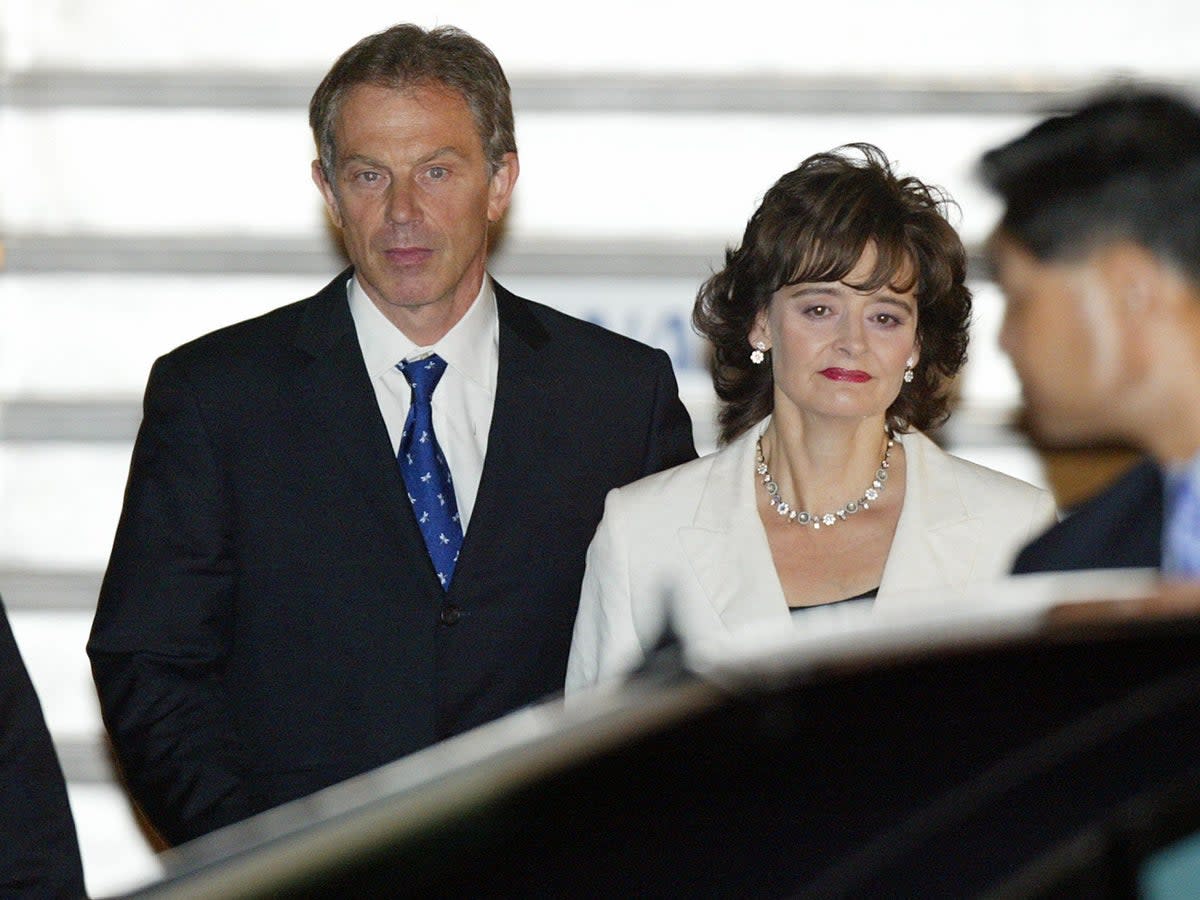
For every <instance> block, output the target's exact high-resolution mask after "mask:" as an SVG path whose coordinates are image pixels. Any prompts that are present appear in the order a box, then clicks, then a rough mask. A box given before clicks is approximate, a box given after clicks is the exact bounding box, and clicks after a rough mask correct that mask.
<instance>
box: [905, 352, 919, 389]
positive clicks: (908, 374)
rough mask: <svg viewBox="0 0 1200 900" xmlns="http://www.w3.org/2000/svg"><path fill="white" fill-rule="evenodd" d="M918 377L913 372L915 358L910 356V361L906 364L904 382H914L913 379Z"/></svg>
mask: <svg viewBox="0 0 1200 900" xmlns="http://www.w3.org/2000/svg"><path fill="white" fill-rule="evenodd" d="M916 377H917V376H916V375H915V374H914V373H913V358H912V357H911V356H910V357H909V358H908V362H906V363H905V364H904V383H905V384H912V380H913V379H914V378H916Z"/></svg>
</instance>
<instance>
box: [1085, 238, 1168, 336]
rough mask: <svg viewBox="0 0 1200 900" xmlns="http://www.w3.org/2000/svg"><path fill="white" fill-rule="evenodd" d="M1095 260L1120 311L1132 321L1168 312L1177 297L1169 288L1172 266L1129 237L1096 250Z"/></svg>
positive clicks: (1134, 322)
mask: <svg viewBox="0 0 1200 900" xmlns="http://www.w3.org/2000/svg"><path fill="white" fill-rule="evenodd" d="M1094 262H1095V265H1096V267H1097V269H1099V271H1100V274H1101V276H1102V278H1103V279H1104V282H1105V284H1106V285H1107V287H1108V289H1109V291H1111V292H1112V296H1113V298H1114V299H1115V300H1116V308H1117V310H1118V312H1119V313H1120V315H1121V316H1122V317H1123V318H1124V319H1126V320H1127V321H1129V322H1130V323H1131V324H1136V320H1138V319H1145V318H1146V317H1157V316H1160V315H1163V314H1164V313H1167V312H1168V311H1169V310H1170V306H1171V304H1172V302H1173V301H1174V300H1175V299H1176V294H1177V292H1174V291H1171V290H1168V289H1167V288H1168V284H1167V282H1168V281H1169V280H1170V272H1169V269H1168V267H1167V266H1166V265H1164V263H1163V261H1162V259H1161V258H1159V256H1158V255H1157V254H1155V253H1154V252H1152V251H1151V250H1148V249H1147V248H1145V247H1143V246H1142V245H1141V244H1138V243H1136V242H1134V241H1129V240H1122V241H1117V242H1115V243H1112V244H1109V245H1107V246H1105V247H1103V248H1101V249H1100V250H1098V251H1096V254H1095V256H1094Z"/></svg>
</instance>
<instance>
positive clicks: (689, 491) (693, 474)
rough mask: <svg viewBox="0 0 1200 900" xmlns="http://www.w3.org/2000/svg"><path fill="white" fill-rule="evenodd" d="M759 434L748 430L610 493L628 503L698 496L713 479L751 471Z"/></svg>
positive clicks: (733, 477)
mask: <svg viewBox="0 0 1200 900" xmlns="http://www.w3.org/2000/svg"><path fill="white" fill-rule="evenodd" d="M756 437H757V435H756V434H753V433H749V432H748V433H747V434H744V435H742V436H741V437H738V438H735V439H734V440H733V441H731V442H730V443H729V444H727V445H725V446H724V447H720V448H718V449H716V450H713V451H711V452H709V453H706V454H704V455H703V456H701V457H698V458H697V459H693V460H690V461H689V462H685V463H681V464H679V465H677V466H672V467H671V468H669V469H663V470H662V471H661V472H656V473H654V474H653V475H647V476H646V477H644V478H640V479H638V480H637V481H635V482H633V483H631V484H627V485H625V486H624V487H619V488H615V489H614V490H613V491H612V492H611V493H610V496H611V495H618V496H619V497H620V500H621V501H622V502H628V503H654V502H659V501H660V500H663V499H664V498H667V499H673V498H677V497H686V496H691V495H693V494H694V495H695V496H697V497H698V496H699V495H700V493H701V492H702V491H703V490H704V488H705V486H706V485H708V484H709V483H710V482H711V481H712V480H713V479H717V480H720V479H724V478H729V479H735V478H736V477H737V473H738V472H739V471H741V470H742V469H745V471H747V472H749V471H750V466H751V465H752V459H753V453H754V440H755V438H756Z"/></svg>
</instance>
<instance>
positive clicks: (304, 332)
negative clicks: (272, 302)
mask: <svg viewBox="0 0 1200 900" xmlns="http://www.w3.org/2000/svg"><path fill="white" fill-rule="evenodd" d="M350 275H351V272H350V270H347V271H345V272H343V273H341V274H340V275H339V276H338V277H337V278H335V279H334V280H333V281H332V282H331V283H330V284H329V285H328V286H327V287H326V288H325V289H324V290H323V291H321V292H320V293H319V294H317V295H316V296H315V297H313V298H312V300H311V301H310V302H309V303H308V306H307V308H306V310H305V315H304V319H303V321H302V322H301V325H300V328H299V329H298V331H297V335H296V346H297V348H298V349H300V350H301V351H303V352H304V353H305V354H307V355H308V357H309V359H310V361H309V364H308V365H307V366H303V367H299V368H298V369H297V371H296V373H295V389H294V392H293V393H294V396H295V398H296V402H297V403H298V404H299V405H300V406H301V408H302V411H301V412H299V413H298V415H305V414H307V415H310V416H311V417H312V420H313V421H314V422H315V423H316V424H317V425H318V426H319V427H320V428H322V429H323V430H324V432H325V437H326V440H327V442H328V445H329V446H330V447H331V448H332V449H333V450H334V452H335V453H336V454H337V455H338V456H340V457H341V460H342V462H343V463H344V465H345V467H346V470H347V472H348V473H349V478H350V483H351V490H350V492H349V495H350V496H352V497H353V496H357V497H360V498H362V499H363V502H364V503H365V504H367V505H368V506H369V507H370V508H371V509H373V510H374V511H375V513H376V514H377V515H378V516H379V517H380V519H381V521H382V523H383V528H384V530H383V531H382V533H383V534H395V535H398V536H399V538H400V541H401V543H402V545H403V546H405V547H418V548H420V549H421V550H422V553H421V554H420V556H421V557H423V558H424V559H426V560H428V554H426V553H424V552H423V551H424V546H425V545H424V542H423V540H422V538H421V533H420V529H419V528H418V526H417V523H416V519H415V517H414V516H413V513H412V505H411V504H410V503H409V501H408V496H407V493H406V491H405V489H404V481H403V479H402V478H401V477H400V470H399V467H398V466H397V465H396V460H395V458H394V457H393V456H392V449H391V439H390V438H389V437H388V433H387V426H386V425H385V424H384V421H383V416H382V414H381V413H380V412H379V404H378V401H377V400H376V398H375V391H374V389H373V388H372V386H371V380H370V376H369V374H368V373H367V370H366V365H365V364H364V362H363V357H362V350H361V349H360V347H359V344H358V337H357V334H356V333H355V330H354V320H353V318H352V317H351V315H350V307H349V304H348V302H347V299H346V289H345V284H346V281H347V279H348V278H349V277H350ZM426 568H428V570H429V573H428V574H429V579H430V587H431V588H432V589H435V590H436V591H437V592H438V593H440V592H441V588H440V586H438V585H437V581H436V577H437V576H436V575H435V573H434V571H433V566H432V564H430V565H428V566H427V567H426Z"/></svg>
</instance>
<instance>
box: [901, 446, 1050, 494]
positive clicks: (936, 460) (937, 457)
mask: <svg viewBox="0 0 1200 900" xmlns="http://www.w3.org/2000/svg"><path fill="white" fill-rule="evenodd" d="M902 441H903V443H904V447H905V451H906V452H907V453H908V454H909V455H910V457H911V456H913V455H920V456H921V457H923V459H924V461H925V464H926V465H927V466H929V467H932V468H937V467H944V468H945V469H946V470H947V471H948V472H949V473H951V474H952V475H953V477H954V479H955V480H956V481H958V482H959V483H960V484H961V485H963V487H964V488H966V490H967V492H968V493H969V494H971V495H973V496H975V497H976V498H977V499H979V500H983V501H991V500H994V499H997V498H1012V499H1023V500H1026V501H1038V500H1044V499H1046V498H1049V497H1050V496H1051V495H1050V492H1049V491H1047V490H1045V489H1044V488H1040V487H1038V486H1037V485H1035V484H1031V483H1030V482H1028V481H1024V480H1022V479H1020V478H1017V477H1015V476H1013V475H1009V474H1007V473H1005V472H1001V471H999V470H997V469H993V468H990V467H988V466H985V465H982V464H980V463H977V462H973V461H972V460H969V459H964V458H963V457H961V456H956V455H955V454H953V453H950V452H948V451H946V450H943V449H942V448H941V447H939V446H938V445H937V444H936V443H934V442H933V440H931V439H930V438H929V437H928V436H927V435H925V434H922V433H921V432H919V431H914V432H911V433H909V434H906V435H904V436H903V437H902Z"/></svg>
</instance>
